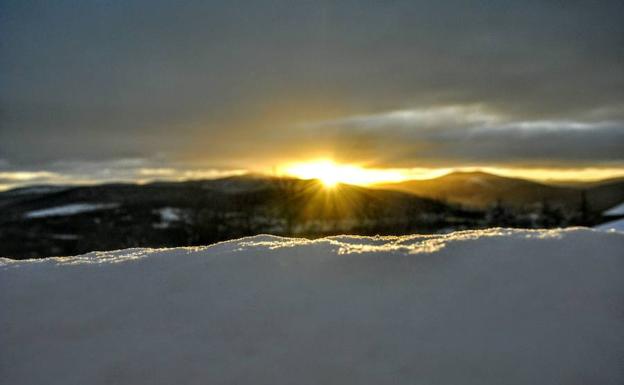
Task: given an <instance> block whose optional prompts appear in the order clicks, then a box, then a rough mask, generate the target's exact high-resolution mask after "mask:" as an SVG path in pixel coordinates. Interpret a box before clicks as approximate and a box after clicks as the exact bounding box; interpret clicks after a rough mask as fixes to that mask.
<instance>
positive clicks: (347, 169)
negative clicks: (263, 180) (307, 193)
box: [282, 159, 403, 188]
mask: <svg viewBox="0 0 624 385" xmlns="http://www.w3.org/2000/svg"><path fill="white" fill-rule="evenodd" d="M282 172H283V173H284V174H286V175H290V176H294V177H297V178H301V179H317V180H319V181H320V182H321V183H322V184H323V186H325V187H326V188H334V187H336V185H338V184H340V183H345V184H354V185H360V186H367V185H372V184H375V183H381V182H385V181H395V180H399V179H403V178H402V175H395V174H396V173H395V172H393V171H389V170H382V169H367V168H364V167H362V166H359V165H353V164H339V163H336V162H334V161H333V160H330V159H317V160H312V161H308V162H299V163H293V164H290V165H287V166H285V167H283V168H282Z"/></svg>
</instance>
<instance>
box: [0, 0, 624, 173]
mask: <svg viewBox="0 0 624 385" xmlns="http://www.w3.org/2000/svg"><path fill="white" fill-rule="evenodd" d="M622 14H624V3H622V2H621V1H601V2H599V3H597V4H587V3H586V2H580V1H567V2H565V6H563V5H562V4H561V3H560V2H557V1H529V2H522V3H519V2H515V1H497V2H494V3H493V2H474V1H446V2H439V1H400V0H397V1H390V2H368V1H352V0H347V1H341V2H335V1H320V2H300V3H296V4H294V3H293V2H291V1H280V0H262V1H254V2H239V1H228V2H217V1H202V2H199V1H184V2H168V1H160V0H155V1H133V2H127V1H106V2H74V1H57V2H43V1H3V2H2V3H1V4H0V36H2V38H0V159H4V165H0V167H2V168H3V169H4V170H5V171H6V170H13V171H15V170H20V171H24V170H31V171H33V170H42V169H46V170H48V169H50V166H51V165H52V164H58V162H74V163H76V162H87V163H89V162H109V161H111V160H115V159H126V158H140V159H149V160H150V161H151V162H154V163H159V164H160V163H163V162H164V165H162V164H161V165H160V166H159V167H169V165H168V164H169V163H172V164H176V165H177V164H181V163H183V164H184V167H186V168H194V167H202V168H204V167H208V168H247V167H253V166H256V165H259V164H261V165H263V166H270V165H271V164H275V163H279V162H281V161H283V160H284V159H293V158H298V157H306V156H314V155H315V154H324V153H328V154H331V155H333V156H336V157H342V158H344V159H346V160H351V161H371V162H374V163H377V164H383V165H393V166H404V165H407V166H416V165H464V164H487V165H501V164H507V165H509V164H534V163H536V164H541V165H544V164H553V165H563V166H566V167H574V166H578V165H588V164H589V165H593V166H601V165H605V164H608V165H610V166H613V165H614V164H615V165H619V166H621V165H622V163H623V162H624V159H623V156H622V155H621V154H622V153H624V151H622V150H623V148H622V147H623V145H622V143H624V141H623V139H624V134H623V127H624V124H623V122H624V103H623V102H622V101H623V100H624V26H623V23H621V20H620V18H621V16H620V15H622ZM174 167H177V166H174Z"/></svg>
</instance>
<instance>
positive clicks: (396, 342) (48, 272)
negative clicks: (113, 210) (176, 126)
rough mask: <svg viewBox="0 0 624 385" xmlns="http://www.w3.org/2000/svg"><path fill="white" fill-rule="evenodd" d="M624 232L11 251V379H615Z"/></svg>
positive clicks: (1, 293)
mask: <svg viewBox="0 0 624 385" xmlns="http://www.w3.org/2000/svg"><path fill="white" fill-rule="evenodd" d="M622 250H624V234H621V233H616V232H600V231H593V230H588V229H571V230H561V231H524V230H502V229H492V230H487V231H469V232H459V233H452V234H447V235H439V236H408V237H399V238H396V237H381V238H363V237H352V236H339V237H331V238H325V239H321V240H316V241H308V240H302V239H287V238H279V237H274V236H256V237H251V238H244V239H240V240H236V241H230V242H224V243H220V244H217V245H213V246H210V247H198V248H178V249H169V250H150V249H129V250H122V251H114V252H105V253H103V252H102V253H99V252H98V253H90V254H86V255H82V256H78V257H71V258H53V259H47V260H31V261H21V262H20V261H10V260H2V262H1V264H0V306H1V308H2V312H0V322H1V325H2V329H1V330H2V331H1V332H0V373H2V378H3V382H4V383H7V384H42V383H45V384H113V383H120V384H137V383H144V384H177V383H179V384H391V383H392V384H501V383H504V384H621V383H624V369H623V366H622V357H624V316H623V315H624V280H623V279H622V277H623V273H624V254H623V253H622Z"/></svg>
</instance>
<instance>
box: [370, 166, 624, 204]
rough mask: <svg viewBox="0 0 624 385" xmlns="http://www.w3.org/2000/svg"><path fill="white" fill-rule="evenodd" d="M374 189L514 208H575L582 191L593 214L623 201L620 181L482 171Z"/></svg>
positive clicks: (623, 182) (622, 182)
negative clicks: (564, 182) (548, 179)
mask: <svg viewBox="0 0 624 385" xmlns="http://www.w3.org/2000/svg"><path fill="white" fill-rule="evenodd" d="M377 187H378V188H383V189H391V190H396V191H402V192H409V193H412V194H415V195H418V196H421V197H428V198H432V199H439V200H443V201H447V202H452V203H458V204H462V205H467V206H472V207H478V208H483V207H487V206H489V205H492V204H494V203H496V202H497V201H500V202H502V203H503V204H507V205H512V206H516V207H518V206H531V205H536V204H540V203H543V202H548V203H549V204H555V205H560V206H564V207H576V206H578V205H580V204H581V199H582V198H581V197H582V194H583V191H585V194H586V198H587V201H588V203H589V205H590V207H591V208H592V210H595V211H600V210H604V209H606V208H608V207H611V206H613V205H615V204H617V203H619V202H621V201H624V181H623V180H609V181H606V182H605V183H588V184H581V183H577V184H575V185H574V186H571V185H569V186H558V185H551V184H544V183H538V182H534V181H529V180H525V179H519V178H508V177H503V176H498V175H493V174H488V173H484V172H454V173H450V174H447V175H444V176H442V177H439V178H435V179H428V180H410V181H405V182H401V183H392V184H384V185H379V186H377Z"/></svg>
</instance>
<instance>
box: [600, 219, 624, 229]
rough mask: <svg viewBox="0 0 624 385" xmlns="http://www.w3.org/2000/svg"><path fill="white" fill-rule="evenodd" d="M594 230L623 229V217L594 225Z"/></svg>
mask: <svg viewBox="0 0 624 385" xmlns="http://www.w3.org/2000/svg"><path fill="white" fill-rule="evenodd" d="M594 229H596V230H613V231H624V218H622V219H616V220H614V221H610V222H606V223H602V224H600V225H598V226H594Z"/></svg>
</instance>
